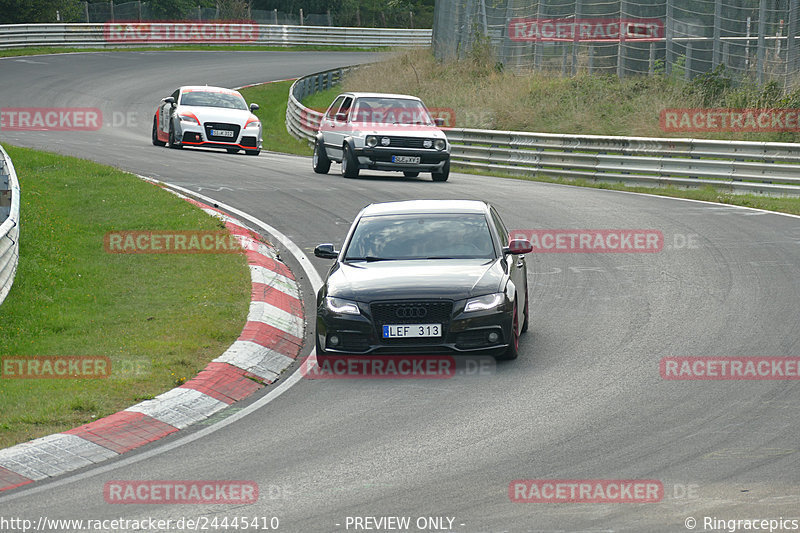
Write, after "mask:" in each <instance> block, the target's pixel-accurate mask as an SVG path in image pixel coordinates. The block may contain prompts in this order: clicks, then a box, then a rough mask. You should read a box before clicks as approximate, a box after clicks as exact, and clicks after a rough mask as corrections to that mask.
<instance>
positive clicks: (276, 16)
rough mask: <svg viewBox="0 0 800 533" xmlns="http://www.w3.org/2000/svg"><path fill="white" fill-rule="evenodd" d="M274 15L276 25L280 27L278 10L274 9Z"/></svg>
mask: <svg viewBox="0 0 800 533" xmlns="http://www.w3.org/2000/svg"><path fill="white" fill-rule="evenodd" d="M272 13H273V14H274V15H275V25H276V26H277V25H278V10H277V9H273V10H272Z"/></svg>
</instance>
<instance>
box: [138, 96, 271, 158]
mask: <svg viewBox="0 0 800 533" xmlns="http://www.w3.org/2000/svg"><path fill="white" fill-rule="evenodd" d="M256 109H258V104H250V106H248V105H247V102H246V101H245V99H244V97H243V96H242V95H241V94H239V92H237V91H234V90H231V89H225V88H222V87H209V86H187V87H180V88H178V89H177V90H176V91H175V92H174V93H172V95H170V96H167V97H166V98H163V99H162V100H161V104H160V105H159V106H158V109H156V114H155V116H154V117H153V144H154V145H156V146H164V145H169V147H170V148H183V147H184V146H202V147H207V148H225V149H226V150H228V152H230V153H236V152H238V151H239V150H244V152H245V153H246V154H248V155H258V154H259V153H260V152H261V121H260V120H258V117H256V116H255V115H254V114H253V111H255V110H256Z"/></svg>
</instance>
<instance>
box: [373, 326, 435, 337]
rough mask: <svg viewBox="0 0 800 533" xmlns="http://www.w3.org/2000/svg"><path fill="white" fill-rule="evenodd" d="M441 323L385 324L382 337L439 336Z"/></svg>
mask: <svg viewBox="0 0 800 533" xmlns="http://www.w3.org/2000/svg"><path fill="white" fill-rule="evenodd" d="M441 336H442V325H441V324H391V325H389V324H387V325H385V326H383V338H384V339H402V338H406V337H441Z"/></svg>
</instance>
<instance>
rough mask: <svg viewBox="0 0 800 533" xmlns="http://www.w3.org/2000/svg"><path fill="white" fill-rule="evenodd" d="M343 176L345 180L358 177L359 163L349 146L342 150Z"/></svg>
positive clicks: (346, 145)
mask: <svg viewBox="0 0 800 533" xmlns="http://www.w3.org/2000/svg"><path fill="white" fill-rule="evenodd" d="M342 176H344V177H345V178H357V177H358V163H357V162H356V158H355V156H354V155H353V151H352V150H351V149H350V145H348V144H345V145H344V147H343V148H342Z"/></svg>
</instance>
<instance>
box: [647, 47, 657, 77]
mask: <svg viewBox="0 0 800 533" xmlns="http://www.w3.org/2000/svg"><path fill="white" fill-rule="evenodd" d="M655 71H656V42H655V41H650V59H648V61H647V74H649V75H650V76H652V75H653V74H655Z"/></svg>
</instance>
